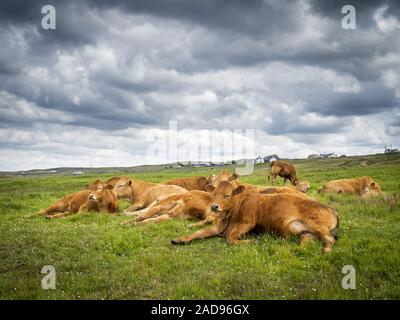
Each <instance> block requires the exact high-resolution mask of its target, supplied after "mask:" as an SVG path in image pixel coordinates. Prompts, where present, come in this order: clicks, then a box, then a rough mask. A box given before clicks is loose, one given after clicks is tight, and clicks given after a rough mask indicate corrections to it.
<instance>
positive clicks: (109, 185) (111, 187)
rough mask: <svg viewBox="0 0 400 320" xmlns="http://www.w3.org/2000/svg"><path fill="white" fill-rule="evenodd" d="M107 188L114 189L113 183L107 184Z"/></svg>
mask: <svg viewBox="0 0 400 320" xmlns="http://www.w3.org/2000/svg"><path fill="white" fill-rule="evenodd" d="M105 188H106V189H108V190H112V189H113V188H114V187H113V185H112V184H107V185H106V187H105Z"/></svg>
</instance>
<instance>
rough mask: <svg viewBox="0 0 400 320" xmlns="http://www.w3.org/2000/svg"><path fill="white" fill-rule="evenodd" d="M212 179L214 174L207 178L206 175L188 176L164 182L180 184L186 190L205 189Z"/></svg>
mask: <svg viewBox="0 0 400 320" xmlns="http://www.w3.org/2000/svg"><path fill="white" fill-rule="evenodd" d="M214 180H215V176H214V175H210V176H209V177H208V178H206V177H190V178H180V179H174V180H170V181H167V182H164V184H168V185H175V186H180V187H182V188H185V189H186V190H188V191H191V190H201V191H206V188H207V186H208V185H209V184H212V183H213V181H214Z"/></svg>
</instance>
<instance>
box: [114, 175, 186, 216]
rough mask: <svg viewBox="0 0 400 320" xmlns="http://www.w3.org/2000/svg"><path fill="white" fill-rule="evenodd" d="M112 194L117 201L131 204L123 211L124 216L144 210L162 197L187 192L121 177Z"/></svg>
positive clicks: (178, 188) (174, 187) (177, 187)
mask: <svg viewBox="0 0 400 320" xmlns="http://www.w3.org/2000/svg"><path fill="white" fill-rule="evenodd" d="M114 192H115V194H116V196H117V198H118V199H120V200H128V201H130V202H131V203H132V205H131V206H130V207H129V208H128V209H126V210H125V211H124V213H125V214H126V213H129V212H134V211H137V210H140V209H144V208H146V207H148V206H149V205H150V204H152V203H153V202H154V201H156V200H158V199H160V198H162V197H166V196H168V195H172V194H182V193H185V192H188V191H187V190H186V189H184V188H182V187H179V186H174V185H165V184H157V183H149V182H144V181H140V180H133V179H129V178H128V177H122V178H121V179H120V180H119V181H118V182H117V184H116V185H115V187H114Z"/></svg>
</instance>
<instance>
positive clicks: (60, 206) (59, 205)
mask: <svg viewBox="0 0 400 320" xmlns="http://www.w3.org/2000/svg"><path fill="white" fill-rule="evenodd" d="M66 210H68V202H67V203H65V202H60V201H57V202H56V203H55V204H53V205H51V206H50V207H48V208H46V209H43V210H41V211H39V212H36V213H33V214H29V215H26V216H24V218H32V217H36V216H41V215H43V216H47V215H48V214H50V213H53V212H65V211H66Z"/></svg>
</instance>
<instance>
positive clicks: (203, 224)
mask: <svg viewBox="0 0 400 320" xmlns="http://www.w3.org/2000/svg"><path fill="white" fill-rule="evenodd" d="M213 222H214V216H213V215H209V216H208V217H207V218H205V219H204V220H202V221H200V222H197V223H191V224H189V226H188V227H189V228H196V227H202V226H205V225H206V224H209V223H213Z"/></svg>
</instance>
